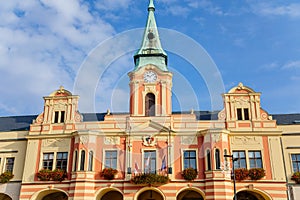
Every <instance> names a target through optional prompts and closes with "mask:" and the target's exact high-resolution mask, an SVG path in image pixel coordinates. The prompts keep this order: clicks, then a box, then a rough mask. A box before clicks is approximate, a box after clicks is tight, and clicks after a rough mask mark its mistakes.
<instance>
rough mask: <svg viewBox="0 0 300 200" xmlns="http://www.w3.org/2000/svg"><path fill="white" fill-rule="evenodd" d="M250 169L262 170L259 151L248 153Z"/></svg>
mask: <svg viewBox="0 0 300 200" xmlns="http://www.w3.org/2000/svg"><path fill="white" fill-rule="evenodd" d="M248 156H249V162H250V168H262V167H263V166H262V158H261V152H260V151H248Z"/></svg>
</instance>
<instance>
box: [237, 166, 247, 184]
mask: <svg viewBox="0 0 300 200" xmlns="http://www.w3.org/2000/svg"><path fill="white" fill-rule="evenodd" d="M234 175H235V180H237V181H243V180H245V179H247V178H248V177H249V170H248V169H245V168H240V169H236V170H234Z"/></svg>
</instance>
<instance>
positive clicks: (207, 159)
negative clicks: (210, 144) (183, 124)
mask: <svg viewBox="0 0 300 200" xmlns="http://www.w3.org/2000/svg"><path fill="white" fill-rule="evenodd" d="M206 161H207V170H211V154H210V150H209V149H207V150H206Z"/></svg>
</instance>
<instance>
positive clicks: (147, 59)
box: [134, 0, 168, 71]
mask: <svg viewBox="0 0 300 200" xmlns="http://www.w3.org/2000/svg"><path fill="white" fill-rule="evenodd" d="M154 11H155V7H154V3H153V0H150V2H149V6H148V19H147V24H146V28H145V31H144V36H143V41H142V45H141V48H140V49H139V50H138V51H137V52H136V54H135V55H134V63H135V68H134V70H138V69H139V68H141V67H143V66H145V65H148V64H152V65H155V66H156V67H158V68H159V69H160V70H162V71H168V68H167V64H168V56H167V54H166V52H165V51H164V50H163V48H162V46H161V43H160V39H159V34H158V29H157V25H156V21H155V16H154Z"/></svg>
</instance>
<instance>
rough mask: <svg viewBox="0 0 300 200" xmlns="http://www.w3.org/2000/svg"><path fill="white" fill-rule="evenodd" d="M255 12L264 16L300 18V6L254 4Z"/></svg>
mask: <svg viewBox="0 0 300 200" xmlns="http://www.w3.org/2000/svg"><path fill="white" fill-rule="evenodd" d="M252 7H253V9H254V12H255V13H257V14H260V15H264V16H288V17H293V18H294V17H300V4H299V3H291V4H288V5H274V4H271V3H269V2H263V3H253V5H252Z"/></svg>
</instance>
